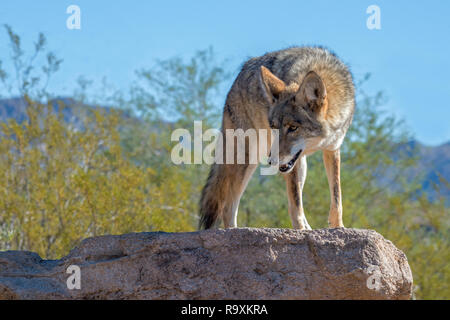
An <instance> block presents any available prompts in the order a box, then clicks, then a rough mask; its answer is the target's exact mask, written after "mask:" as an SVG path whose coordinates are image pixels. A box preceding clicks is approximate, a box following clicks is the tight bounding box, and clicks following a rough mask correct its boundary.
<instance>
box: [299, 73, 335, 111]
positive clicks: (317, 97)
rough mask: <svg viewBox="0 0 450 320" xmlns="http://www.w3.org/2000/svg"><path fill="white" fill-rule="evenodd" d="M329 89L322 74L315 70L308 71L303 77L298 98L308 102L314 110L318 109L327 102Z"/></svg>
mask: <svg viewBox="0 0 450 320" xmlns="http://www.w3.org/2000/svg"><path fill="white" fill-rule="evenodd" d="M326 97H327V90H326V88H325V84H324V83H323V81H322V79H321V78H320V76H319V75H318V74H317V73H315V72H314V71H310V72H308V74H307V75H306V76H305V78H304V79H303V82H302V84H301V85H300V89H299V90H298V93H297V95H296V99H297V98H299V100H300V101H304V102H306V103H307V104H308V105H309V106H310V108H312V110H313V111H317V110H319V109H320V108H322V106H323V105H324V104H325V98H326Z"/></svg>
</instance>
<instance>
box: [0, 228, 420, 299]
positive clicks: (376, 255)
mask: <svg viewBox="0 0 450 320" xmlns="http://www.w3.org/2000/svg"><path fill="white" fill-rule="evenodd" d="M70 266H75V267H72V268H69V267H70ZM77 267H79V271H80V272H79V275H80V282H79V283H80V286H81V287H80V289H77V288H76V285H77V279H76V277H77V276H78V273H77ZM68 268H69V269H68ZM68 270H69V273H67V271H68ZM68 283H69V287H71V288H72V289H69V288H68ZM74 287H75V288H74ZM411 291H412V275H411V270H410V268H409V265H408V261H407V258H406V256H405V254H404V253H403V252H401V251H400V250H399V249H397V248H396V247H395V246H394V245H393V244H392V242H390V241H388V240H385V239H384V238H383V237H382V236H381V235H380V234H378V233H377V232H375V231H371V230H359V229H320V230H313V231H298V230H292V229H256V228H236V229H228V230H222V229H218V230H217V229H216V230H207V231H199V232H189V233H164V232H150V233H133V234H125V235H119V236H101V237H95V238H89V239H86V240H84V241H82V242H81V244H80V245H79V246H78V247H77V248H75V249H73V250H72V251H71V252H70V253H69V255H68V256H66V257H64V258H62V259H61V260H42V259H41V258H40V257H39V256H38V255H37V254H36V253H32V252H25V251H6V252H0V299H409V298H410V297H411Z"/></svg>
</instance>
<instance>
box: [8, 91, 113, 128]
mask: <svg viewBox="0 0 450 320" xmlns="http://www.w3.org/2000/svg"><path fill="white" fill-rule="evenodd" d="M50 103H51V105H52V106H53V109H54V111H57V110H59V105H60V103H61V105H63V106H64V109H63V110H62V112H63V116H64V120H65V121H67V122H69V123H73V122H77V121H78V120H79V119H78V116H79V114H80V111H81V112H82V111H87V110H94V109H107V110H108V109H109V108H108V107H99V106H91V105H85V104H82V103H80V102H77V101H76V100H74V99H72V98H68V97H61V98H55V99H53V100H51V101H50ZM10 118H13V119H15V120H16V121H18V122H22V121H23V120H25V119H26V102H25V100H24V99H23V98H10V99H0V121H6V120H7V119H10Z"/></svg>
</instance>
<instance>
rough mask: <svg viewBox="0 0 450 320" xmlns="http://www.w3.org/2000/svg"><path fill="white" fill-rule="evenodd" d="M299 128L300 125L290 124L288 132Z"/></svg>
mask: <svg viewBox="0 0 450 320" xmlns="http://www.w3.org/2000/svg"><path fill="white" fill-rule="evenodd" d="M297 129H298V127H296V126H289V128H288V132H294V131H295V130H297Z"/></svg>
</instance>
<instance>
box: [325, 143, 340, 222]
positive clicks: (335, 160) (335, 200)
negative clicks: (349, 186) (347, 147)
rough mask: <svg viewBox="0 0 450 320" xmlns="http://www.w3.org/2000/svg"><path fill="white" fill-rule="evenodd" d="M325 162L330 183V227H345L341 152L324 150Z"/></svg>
mask: <svg viewBox="0 0 450 320" xmlns="http://www.w3.org/2000/svg"><path fill="white" fill-rule="evenodd" d="M323 163H324V165H325V170H326V171H327V177H328V185H329V187H330V195H331V205H330V214H329V216H328V225H329V227H330V228H340V227H344V223H343V222H342V199H341V177H340V166H341V153H340V150H339V149H337V150H335V151H327V150H324V151H323Z"/></svg>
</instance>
